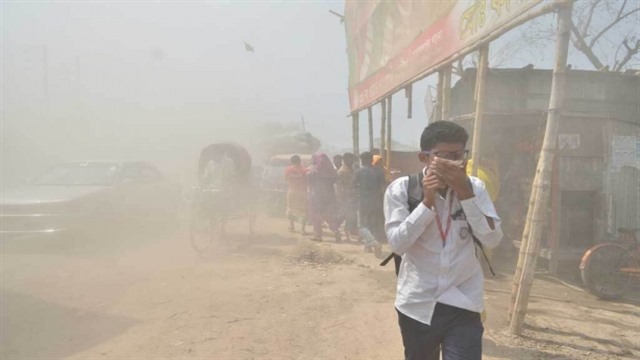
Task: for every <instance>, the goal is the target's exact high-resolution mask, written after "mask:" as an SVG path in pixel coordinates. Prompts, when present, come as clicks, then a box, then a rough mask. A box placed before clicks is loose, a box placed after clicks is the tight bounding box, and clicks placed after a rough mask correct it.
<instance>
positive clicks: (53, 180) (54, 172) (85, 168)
mask: <svg viewBox="0 0 640 360" xmlns="http://www.w3.org/2000/svg"><path fill="white" fill-rule="evenodd" d="M117 170H118V166H117V165H116V164H112V163H102V164H64V165H58V166H55V167H53V168H51V169H49V170H48V171H47V172H45V173H44V174H43V175H41V176H40V177H38V178H36V179H35V180H34V181H32V183H33V184H35V185H70V186H104V185H110V184H112V183H113V181H114V179H115V175H116V172H117Z"/></svg>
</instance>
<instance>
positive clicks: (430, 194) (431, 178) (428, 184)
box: [422, 167, 447, 209]
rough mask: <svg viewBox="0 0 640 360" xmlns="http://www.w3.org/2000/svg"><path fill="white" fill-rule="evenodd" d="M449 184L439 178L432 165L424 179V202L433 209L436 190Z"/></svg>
mask: <svg viewBox="0 0 640 360" xmlns="http://www.w3.org/2000/svg"><path fill="white" fill-rule="evenodd" d="M446 187H447V185H446V184H445V183H444V182H443V181H442V180H440V179H439V178H438V176H437V175H436V173H435V172H433V171H432V170H431V167H429V169H427V174H426V175H425V177H424V178H423V179H422V191H423V193H424V198H423V199H422V203H423V204H424V206H426V207H428V208H429V209H433V207H434V205H435V203H436V191H438V190H441V189H444V188H446Z"/></svg>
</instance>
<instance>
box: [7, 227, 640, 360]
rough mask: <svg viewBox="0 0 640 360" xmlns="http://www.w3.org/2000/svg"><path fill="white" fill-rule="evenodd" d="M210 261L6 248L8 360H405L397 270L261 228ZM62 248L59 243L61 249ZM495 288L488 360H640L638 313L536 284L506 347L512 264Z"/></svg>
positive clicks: (634, 307) (178, 238) (181, 254)
mask: <svg viewBox="0 0 640 360" xmlns="http://www.w3.org/2000/svg"><path fill="white" fill-rule="evenodd" d="M246 227H247V226H246V224H245V223H244V222H242V223H235V224H232V225H231V226H230V228H229V229H228V232H229V234H230V235H229V236H228V238H227V239H226V241H225V242H221V243H218V244H216V245H215V247H214V248H213V249H212V250H211V251H209V252H208V253H206V254H204V255H198V254H196V252H195V251H194V250H193V249H192V248H191V247H190V244H189V238H188V234H187V232H186V230H185V229H184V228H185V227H184V226H183V227H182V229H178V230H176V231H174V232H173V233H171V234H170V235H163V236H160V235H158V234H152V233H149V232H148V231H147V232H146V233H144V232H142V231H137V232H136V234H135V235H128V236H113V239H112V240H110V241H101V242H89V241H87V242H78V243H66V244H65V242H64V240H51V239H37V240H36V239H29V240H27V239H22V240H20V241H3V242H2V244H1V245H2V249H1V250H2V251H1V258H0V260H1V264H0V271H1V275H2V278H1V284H0V291H1V299H0V300H1V303H0V304H1V319H0V325H1V327H0V331H1V333H0V340H1V342H0V346H1V349H0V358H2V359H56V358H69V359H170V358H171V359H401V358H402V344H401V339H400V334H399V330H398V327H397V321H396V314H395V310H394V308H393V300H394V286H395V283H394V281H395V275H394V273H393V269H392V267H391V266H389V267H387V268H381V267H379V266H377V263H378V262H379V260H377V259H375V258H374V256H373V255H372V254H364V253H363V252H362V248H361V246H359V245H356V244H345V243H343V244H335V243H333V242H332V241H327V242H325V243H320V244H317V243H311V242H310V241H309V240H308V239H307V238H305V237H302V236H301V235H299V234H296V233H289V232H288V231H286V223H285V222H284V221H283V220H281V219H271V218H266V217H262V218H260V219H259V227H258V233H257V234H256V235H254V236H249V235H248V234H247V230H246ZM53 241H55V242H53ZM498 268H499V275H498V276H497V277H496V278H488V279H487V281H486V303H487V309H488V314H489V318H488V320H487V322H486V323H485V327H486V329H485V337H484V339H485V340H484V341H485V343H484V358H485V359H637V358H639V357H640V308H639V306H638V303H637V302H634V301H630V302H629V301H627V302H604V301H598V300H596V299H595V298H594V297H593V296H592V295H590V294H588V293H585V292H584V291H582V290H581V289H580V288H578V287H576V286H572V285H570V284H567V283H564V282H562V281H559V280H557V279H555V278H553V277H549V276H544V275H541V276H539V277H538V278H537V280H536V282H535V285H534V289H533V293H532V298H531V302H530V305H529V315H528V316H527V319H526V329H525V332H524V336H523V337H513V336H510V335H508V334H507V332H506V330H505V328H506V325H507V324H506V321H507V316H506V310H507V307H508V301H509V292H510V286H511V280H512V273H511V271H512V268H513V267H512V265H509V262H504V264H502V265H500V264H498Z"/></svg>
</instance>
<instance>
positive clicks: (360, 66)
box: [345, 0, 542, 111]
mask: <svg viewBox="0 0 640 360" xmlns="http://www.w3.org/2000/svg"><path fill="white" fill-rule="evenodd" d="M541 1H542V0H433V1H425V0H404V1H403V0H400V1H383V0H372V1H363V0H347V1H346V3H345V24H346V33H347V49H348V56H349V100H350V104H351V111H357V110H361V109H364V108H366V107H368V106H370V105H372V104H374V103H376V102H378V101H380V100H381V99H382V97H383V96H385V95H387V94H388V93H389V92H390V91H391V90H393V89H394V88H396V87H398V86H400V85H402V84H404V83H405V82H407V81H409V80H411V79H412V78H414V77H416V76H417V75H419V74H421V73H423V72H425V71H427V70H429V69H431V68H432V67H433V66H434V65H437V64H438V63H440V62H442V61H443V60H445V59H447V58H448V57H450V56H452V55H453V54H455V53H456V52H457V51H459V50H461V49H462V48H464V47H466V46H468V45H470V44H472V43H473V42H475V41H478V40H480V39H482V38H483V37H484V36H486V35H487V34H489V33H490V32H493V31H495V30H498V29H500V27H501V26H503V25H504V24H505V23H507V22H508V21H510V20H512V19H513V18H515V17H517V16H519V15H521V14H523V13H525V12H527V11H529V10H530V9H531V8H532V7H534V6H535V5H536V4H538V3H540V2H541Z"/></svg>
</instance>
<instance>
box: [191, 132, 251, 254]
mask: <svg viewBox="0 0 640 360" xmlns="http://www.w3.org/2000/svg"><path fill="white" fill-rule="evenodd" d="M217 154H224V155H225V156H227V157H228V158H229V159H231V161H233V164H234V172H233V173H232V174H231V175H230V178H229V180H228V181H227V185H225V186H224V187H223V188H216V187H214V186H209V185H208V184H206V183H204V181H203V180H202V179H203V174H204V172H205V169H206V167H207V164H208V163H209V162H210V161H212V160H213V159H214V158H215V157H216V155H217ZM197 175H198V186H197V187H196V188H195V193H194V197H193V203H192V206H191V226H190V239H191V245H192V246H193V248H194V249H195V250H196V251H197V252H199V253H203V252H205V251H206V250H207V249H209V248H210V247H211V245H212V244H213V243H214V242H216V241H217V240H223V239H224V237H225V235H226V229H225V227H226V224H227V222H228V221H229V220H234V219H246V220H247V221H248V225H249V232H250V233H251V234H253V231H254V227H255V219H256V212H255V209H256V206H255V200H256V199H257V195H256V192H255V191H256V188H255V187H254V184H253V183H252V181H251V180H252V177H251V156H250V155H249V153H248V152H247V150H246V149H245V148H243V147H242V146H240V145H238V144H235V143H216V144H211V145H209V146H207V147H205V148H204V149H202V151H201V152H200V158H199V160H198V174H197Z"/></svg>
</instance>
